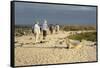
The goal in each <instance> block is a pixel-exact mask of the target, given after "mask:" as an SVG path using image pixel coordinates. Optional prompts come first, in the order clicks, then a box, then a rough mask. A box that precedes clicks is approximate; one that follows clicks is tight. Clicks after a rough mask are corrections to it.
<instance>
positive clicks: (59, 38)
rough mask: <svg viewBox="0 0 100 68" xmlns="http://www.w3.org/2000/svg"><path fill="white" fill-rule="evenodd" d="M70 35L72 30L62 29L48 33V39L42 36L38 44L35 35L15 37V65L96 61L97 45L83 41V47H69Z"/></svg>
mask: <svg viewBox="0 0 100 68" xmlns="http://www.w3.org/2000/svg"><path fill="white" fill-rule="evenodd" d="M84 32H86V31H84ZM75 33H76V32H74V33H72V34H75ZM78 33H81V32H78ZM69 35H71V34H70V32H64V31H60V32H59V34H53V35H48V37H47V39H46V41H44V40H42V36H41V37H40V39H39V43H37V44H34V36H33V35H26V36H25V35H24V36H21V37H15V65H16V66H20V65H38V64H57V63H72V62H87V61H96V45H94V46H87V45H88V44H86V43H88V41H83V42H84V43H85V44H84V43H83V42H82V44H80V45H82V47H80V48H78V49H76V48H70V49H67V44H66V41H65V39H66V38H67V36H69ZM74 41H76V40H74ZM79 43H80V42H79ZM79 43H78V44H79ZM89 43H91V42H90V41H89Z"/></svg>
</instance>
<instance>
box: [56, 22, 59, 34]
mask: <svg viewBox="0 0 100 68" xmlns="http://www.w3.org/2000/svg"><path fill="white" fill-rule="evenodd" d="M55 30H56V33H59V25H58V24H56V25H55Z"/></svg>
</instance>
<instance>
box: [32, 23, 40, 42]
mask: <svg viewBox="0 0 100 68" xmlns="http://www.w3.org/2000/svg"><path fill="white" fill-rule="evenodd" d="M32 32H33V33H34V36H35V43H37V42H38V39H39V35H40V26H39V22H36V23H35V24H34V26H32Z"/></svg>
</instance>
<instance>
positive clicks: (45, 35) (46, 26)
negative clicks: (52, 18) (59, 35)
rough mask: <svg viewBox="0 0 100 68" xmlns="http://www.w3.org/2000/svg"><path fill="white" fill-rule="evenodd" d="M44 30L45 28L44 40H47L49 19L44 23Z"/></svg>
mask: <svg viewBox="0 0 100 68" xmlns="http://www.w3.org/2000/svg"><path fill="white" fill-rule="evenodd" d="M42 30H43V40H45V39H46V37H47V31H48V25H47V20H44V23H43V25H42Z"/></svg>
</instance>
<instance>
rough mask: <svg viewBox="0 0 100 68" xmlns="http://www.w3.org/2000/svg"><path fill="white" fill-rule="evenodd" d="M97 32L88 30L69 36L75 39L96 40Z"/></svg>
mask: <svg viewBox="0 0 100 68" xmlns="http://www.w3.org/2000/svg"><path fill="white" fill-rule="evenodd" d="M96 33H97V32H86V33H80V34H76V35H71V36H69V37H68V38H70V39H73V40H80V41H81V40H82V39H84V40H88V41H96V35H97V34H96Z"/></svg>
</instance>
